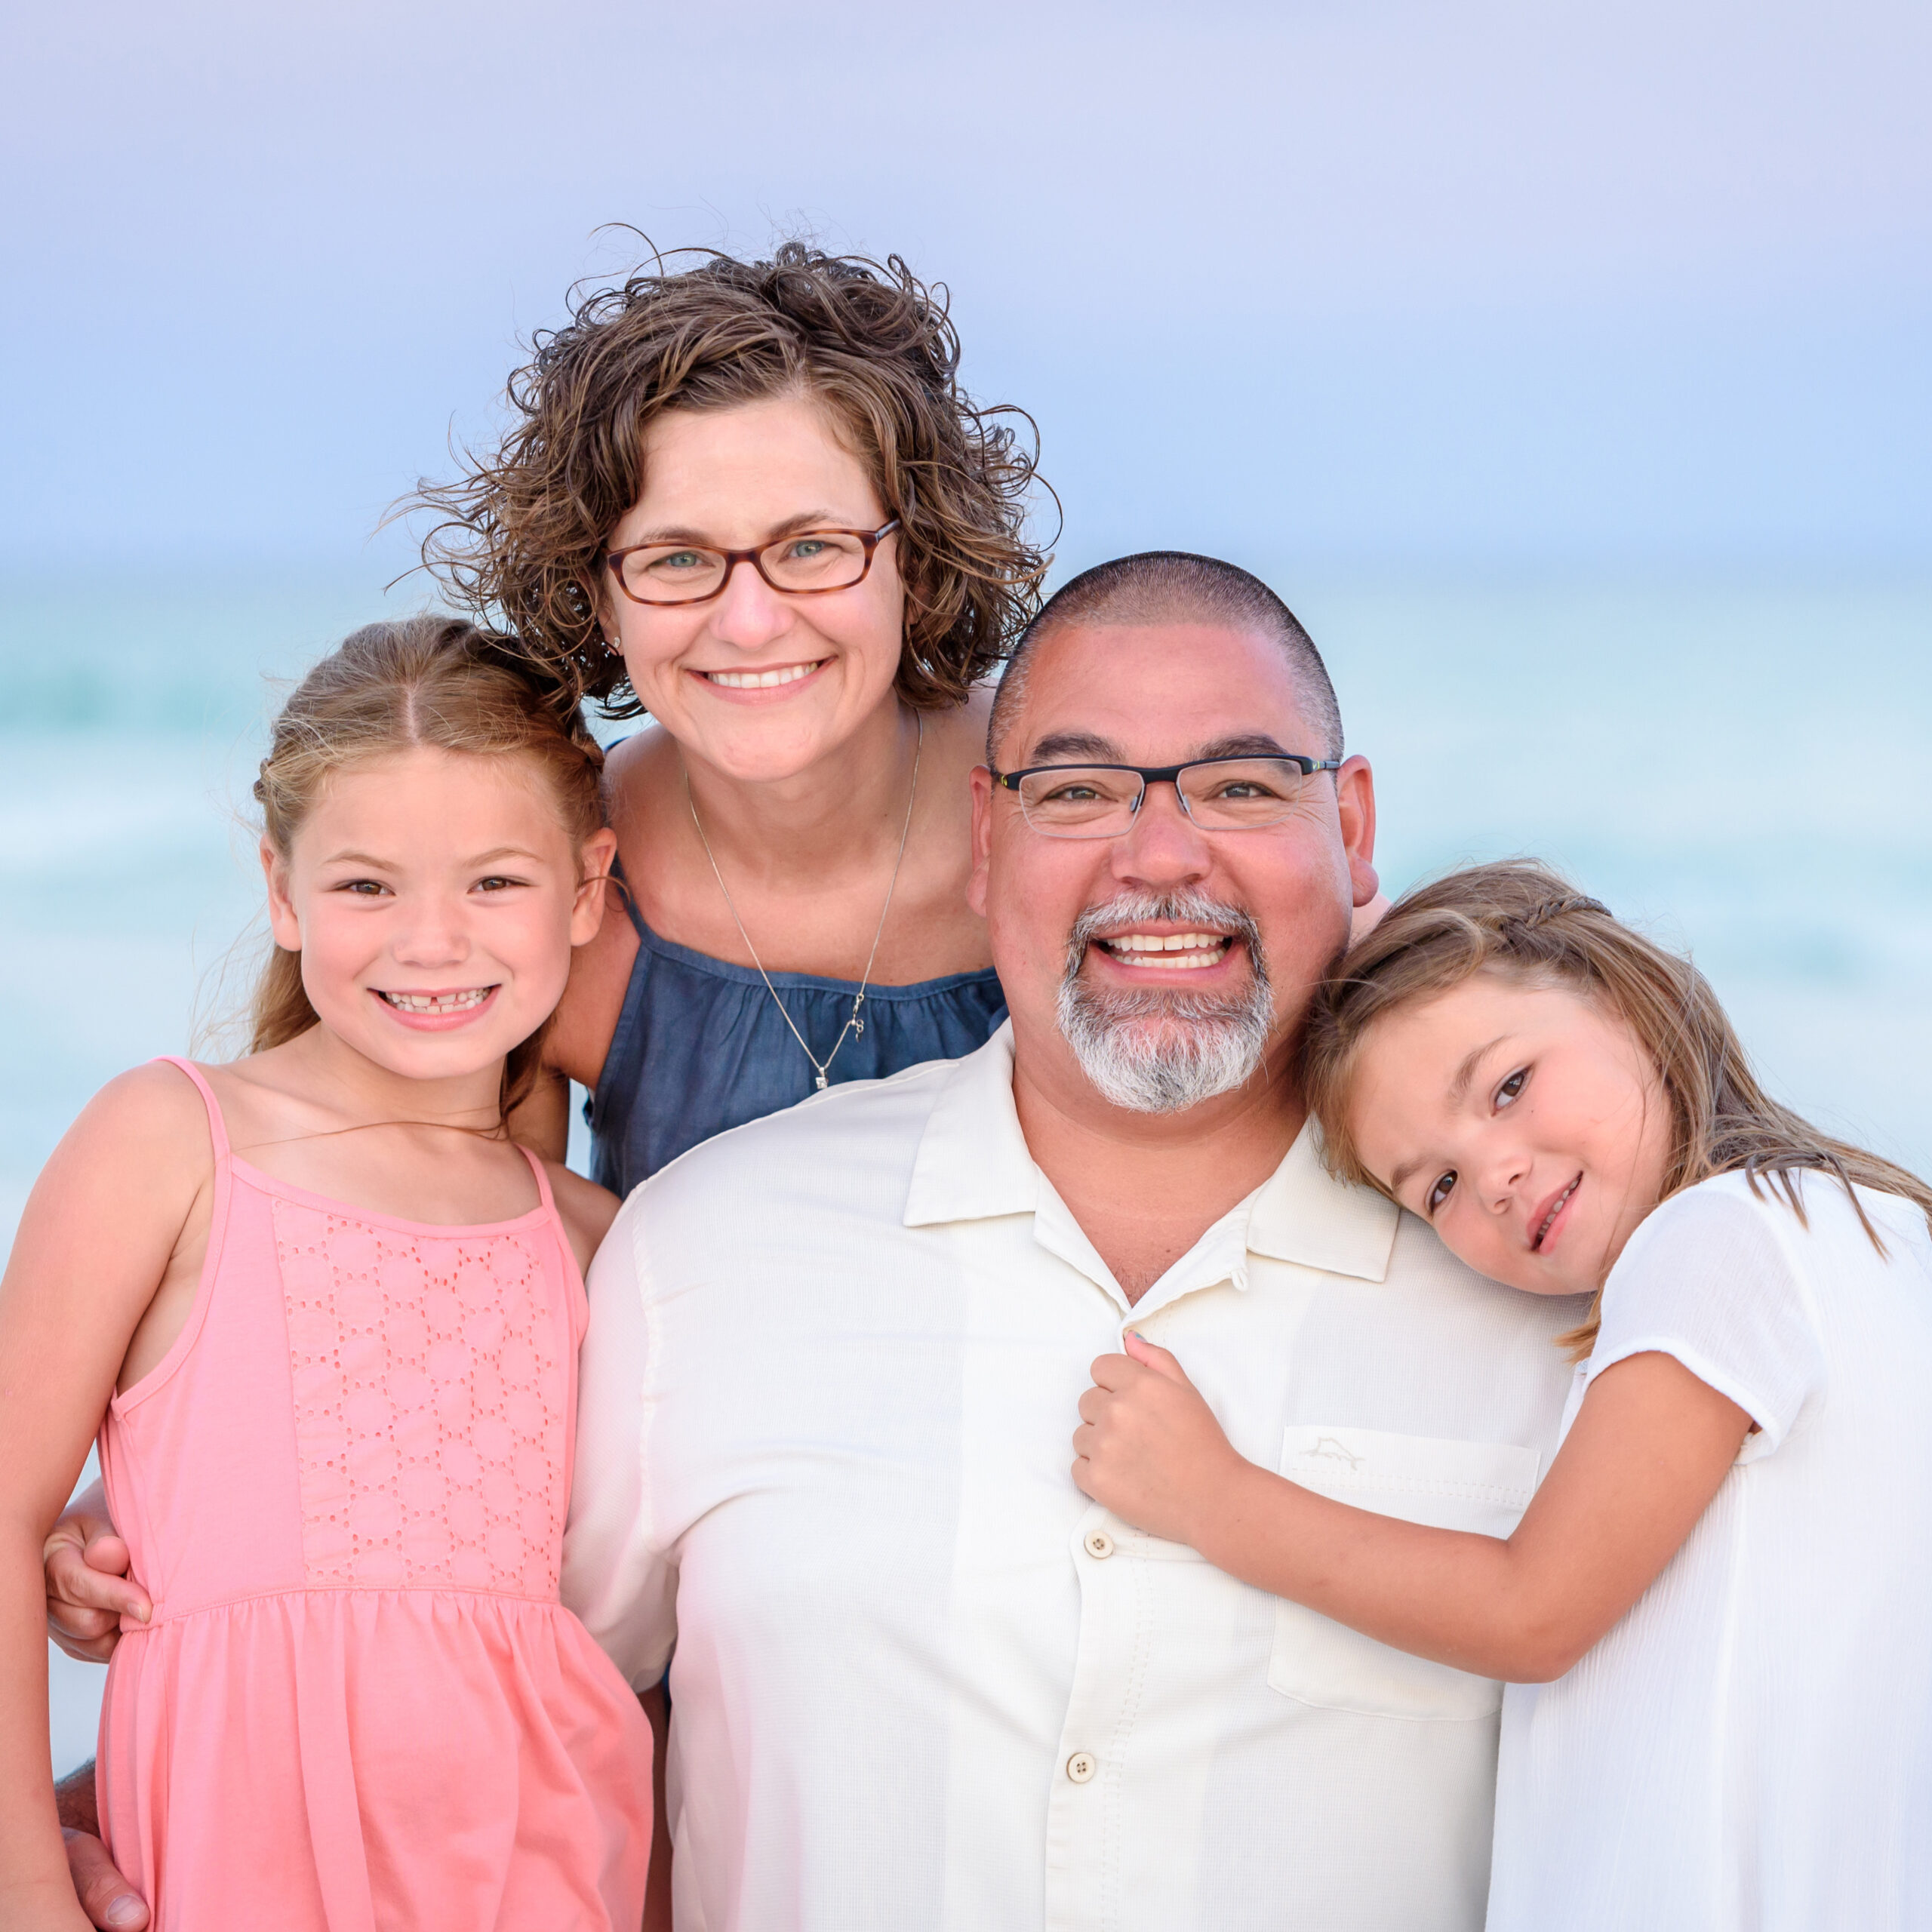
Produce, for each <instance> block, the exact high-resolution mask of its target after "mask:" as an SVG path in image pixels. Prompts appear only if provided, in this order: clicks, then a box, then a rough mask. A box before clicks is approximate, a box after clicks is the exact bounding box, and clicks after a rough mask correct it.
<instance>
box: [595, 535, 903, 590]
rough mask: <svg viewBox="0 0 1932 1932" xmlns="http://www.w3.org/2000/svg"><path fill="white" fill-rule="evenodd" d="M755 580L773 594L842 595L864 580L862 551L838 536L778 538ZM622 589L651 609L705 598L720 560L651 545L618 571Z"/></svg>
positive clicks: (718, 575) (683, 547)
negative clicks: (824, 592) (830, 592)
mask: <svg viewBox="0 0 1932 1932" xmlns="http://www.w3.org/2000/svg"><path fill="white" fill-rule="evenodd" d="M622 568H623V583H624V588H625V589H626V590H627V591H629V592H630V594H631V595H632V596H633V597H636V598H641V599H642V600H643V601H645V602H647V603H651V604H681V603H685V602H687V601H691V600H694V599H696V598H702V597H709V596H710V595H712V592H715V590H717V589H718V588H719V587H720V586H721V585H722V584H723V583H724V572H725V568H726V565H725V560H724V557H723V556H722V555H721V554H720V553H719V552H717V551H715V550H703V549H699V548H697V546H695V545H694V544H690V543H653V544H651V545H649V546H647V547H646V548H645V549H641V550H633V551H632V552H630V553H629V555H627V556H626V558H624V559H623V565H622ZM758 572H759V574H760V575H761V577H764V580H765V582H766V583H768V584H770V585H771V586H772V588H773V589H774V590H842V589H844V588H845V587H846V586H848V584H854V583H857V582H858V581H859V580H860V578H861V577H863V576H864V575H865V574H866V546H865V545H864V544H863V543H862V542H861V541H860V540H859V539H858V538H857V537H852V536H848V534H846V533H845V532H844V531H830V530H814V531H805V532H804V534H801V535H799V536H797V537H780V539H779V540H778V541H777V543H768V544H767V545H766V546H764V549H762V550H761V551H760V552H758Z"/></svg>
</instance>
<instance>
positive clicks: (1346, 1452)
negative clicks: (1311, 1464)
mask: <svg viewBox="0 0 1932 1932" xmlns="http://www.w3.org/2000/svg"><path fill="white" fill-rule="evenodd" d="M1302 1453H1303V1454H1304V1455H1306V1456H1325V1457H1327V1459H1328V1460H1330V1461H1331V1463H1347V1464H1348V1466H1349V1468H1350V1469H1360V1468H1361V1457H1359V1456H1358V1455H1357V1454H1355V1452H1354V1451H1353V1450H1352V1449H1349V1448H1348V1447H1346V1446H1345V1445H1344V1444H1341V1443H1340V1442H1337V1441H1336V1440H1335V1438H1334V1437H1333V1436H1332V1435H1318V1436H1317V1437H1316V1438H1315V1447H1313V1448H1312V1449H1306V1450H1303V1452H1302Z"/></svg>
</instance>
